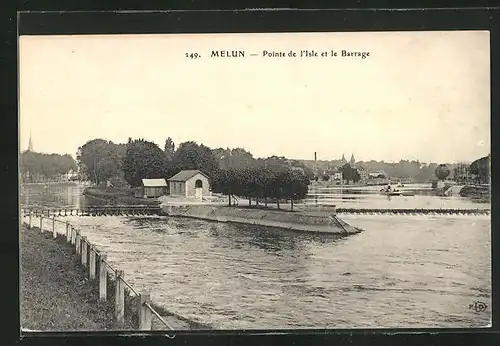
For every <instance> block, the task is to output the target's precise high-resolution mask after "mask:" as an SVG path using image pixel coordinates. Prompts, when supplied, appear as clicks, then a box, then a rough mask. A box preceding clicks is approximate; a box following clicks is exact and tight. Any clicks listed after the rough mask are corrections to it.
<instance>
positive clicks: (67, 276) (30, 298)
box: [20, 226, 133, 331]
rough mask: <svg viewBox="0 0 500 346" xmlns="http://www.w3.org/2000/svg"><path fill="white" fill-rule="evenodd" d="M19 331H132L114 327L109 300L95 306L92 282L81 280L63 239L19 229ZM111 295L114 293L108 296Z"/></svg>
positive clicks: (74, 258) (82, 276) (82, 274)
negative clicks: (23, 329) (21, 328)
mask: <svg viewBox="0 0 500 346" xmlns="http://www.w3.org/2000/svg"><path fill="white" fill-rule="evenodd" d="M20 253H21V267H20V280H21V281H20V290H21V292H20V302H21V311H20V316H21V326H22V327H23V328H27V329H31V330H45V331H48V330H57V331H73V330H109V329H111V330H113V329H132V328H133V321H132V320H131V319H130V318H126V323H125V325H124V326H119V325H117V324H116V322H115V319H114V316H113V311H114V304H113V300H112V299H108V300H107V301H106V302H99V289H98V286H97V280H96V281H92V282H91V281H89V280H87V278H86V271H85V268H84V267H83V266H82V265H81V264H80V262H79V259H78V257H77V255H76V254H75V251H74V248H73V247H72V246H71V245H69V244H68V243H66V241H65V239H63V237H58V238H57V239H55V240H54V239H52V234H50V233H49V232H44V233H41V232H40V230H39V229H38V228H36V229H31V230H28V229H27V227H24V226H23V227H21V233H20ZM109 293H112V294H114V292H109Z"/></svg>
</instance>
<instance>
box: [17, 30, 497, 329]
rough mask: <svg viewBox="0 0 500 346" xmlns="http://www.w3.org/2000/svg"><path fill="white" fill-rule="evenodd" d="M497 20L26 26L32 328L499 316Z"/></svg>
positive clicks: (22, 141) (22, 138) (398, 324)
mask: <svg viewBox="0 0 500 346" xmlns="http://www.w3.org/2000/svg"><path fill="white" fill-rule="evenodd" d="M490 92H491V90H490V33H489V32H488V31H460V30H454V31H387V32H382V31H380V32H368V31H365V32H315V33H305V32H298V33H245V34H241V33H238V34H234V33H233V34H227V33H220V34H140V35H139V34H137V35H129V34H116V35H104V34H102V35H39V36H37V35H21V36H20V37H19V147H18V153H19V201H20V206H19V208H20V224H19V227H20V228H19V238H20V242H19V246H20V248H19V253H20V259H19V263H20V267H19V275H20V292H19V299H20V324H21V329H22V331H31V332H32V331H40V332H47V331H55V332H58V331H60V332H65V331H106V330H107V331H125V330H126V331H164V332H165V333H166V335H167V336H174V335H175V332H176V331H190V330H247V331H248V330H250V331H251V330H294V329H386V328H404V329H408V328H410V329H414V328H415V329H421V328H489V327H491V316H492V304H491V301H492V298H491V296H492V292H491V281H492V280H491V201H490V200H491V176H490V166H491V149H490V147H491V143H490V140H491V138H490V137H491V136H490V113H491V110H490V109H491V96H490Z"/></svg>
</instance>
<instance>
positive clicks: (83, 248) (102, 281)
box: [22, 210, 175, 339]
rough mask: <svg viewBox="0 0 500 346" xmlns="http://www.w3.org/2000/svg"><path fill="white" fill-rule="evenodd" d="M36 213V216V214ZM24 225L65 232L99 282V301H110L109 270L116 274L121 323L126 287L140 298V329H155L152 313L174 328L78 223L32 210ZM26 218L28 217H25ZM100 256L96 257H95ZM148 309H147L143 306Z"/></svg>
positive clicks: (56, 234) (117, 311) (26, 213)
mask: <svg viewBox="0 0 500 346" xmlns="http://www.w3.org/2000/svg"><path fill="white" fill-rule="evenodd" d="M35 215H36V216H35ZM22 217H23V224H25V225H26V226H27V227H28V228H29V229H32V228H34V227H38V229H40V231H41V232H45V231H51V232H52V234H53V238H54V239H56V238H58V237H61V236H63V235H65V237H66V240H67V242H68V243H70V244H71V245H74V247H75V252H76V254H77V255H79V256H81V261H82V265H83V266H84V267H86V268H87V269H88V275H89V278H90V279H91V280H98V281H99V297H100V300H107V279H108V277H107V273H108V269H109V271H111V272H112V273H113V274H114V277H115V291H116V292H115V317H116V319H117V321H118V322H119V323H123V322H124V310H125V297H124V288H125V286H126V287H127V288H128V290H129V292H131V293H133V294H134V295H135V296H136V297H138V298H139V308H138V314H139V316H138V317H139V318H138V324H139V326H138V327H139V329H141V330H152V329H153V323H152V316H155V317H156V318H157V319H158V320H159V321H160V322H161V323H162V324H163V325H164V326H165V327H167V328H168V329H169V330H171V331H175V329H174V328H173V327H172V326H171V325H170V324H169V323H168V322H167V321H165V319H164V318H163V317H162V316H161V315H160V314H159V313H158V311H156V310H155V309H154V308H153V306H152V305H151V302H150V298H149V294H148V293H145V294H141V293H139V292H137V290H135V289H134V288H133V287H132V286H131V285H130V284H129V283H128V282H127V281H126V280H125V279H124V278H123V276H124V273H123V271H121V270H119V269H116V268H114V267H113V266H112V265H111V264H110V263H109V262H108V261H107V255H106V254H105V253H103V252H101V251H98V250H97V248H96V246H94V244H92V243H90V242H89V241H88V240H87V239H86V237H85V236H83V234H82V233H81V231H80V229H79V227H78V226H76V225H72V224H70V223H69V222H67V221H63V220H58V219H57V218H56V217H55V216H52V217H47V216H44V213H42V212H38V213H35V212H33V211H31V210H30V211H24V213H23V215H22ZM26 219H27V220H26ZM56 224H58V225H61V224H63V225H65V232H62V231H61V229H60V228H59V227H56ZM96 257H97V258H96ZM97 263H98V264H99V268H100V269H99V275H96V274H97V273H96V264H97ZM102 264H104V265H105V270H104V268H102ZM144 308H145V309H144ZM166 336H167V337H168V338H171V339H173V338H174V337H175V334H173V335H169V334H166Z"/></svg>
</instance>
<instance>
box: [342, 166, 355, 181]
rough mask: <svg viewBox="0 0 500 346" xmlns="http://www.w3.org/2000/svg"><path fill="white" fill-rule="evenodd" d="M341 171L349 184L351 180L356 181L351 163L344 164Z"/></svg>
mask: <svg viewBox="0 0 500 346" xmlns="http://www.w3.org/2000/svg"><path fill="white" fill-rule="evenodd" d="M340 171H341V172H342V179H344V180H346V181H347V184H349V181H351V180H352V181H354V170H353V168H352V167H351V165H350V164H348V163H346V164H344V165H343V166H342V167H341V168H340Z"/></svg>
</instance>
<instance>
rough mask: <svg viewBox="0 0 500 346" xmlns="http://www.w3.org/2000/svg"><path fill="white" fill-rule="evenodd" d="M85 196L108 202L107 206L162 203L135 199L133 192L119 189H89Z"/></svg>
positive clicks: (85, 191) (86, 190) (84, 191)
mask: <svg viewBox="0 0 500 346" xmlns="http://www.w3.org/2000/svg"><path fill="white" fill-rule="evenodd" d="M83 195H84V196H88V197H92V198H94V199H97V200H100V201H103V202H106V203H107V204H126V205H138V204H141V205H159V204H160V203H161V202H160V201H158V200H151V199H145V198H138V197H134V196H133V195H132V192H131V191H126V190H118V189H107V188H98V187H87V188H86V189H85V190H83Z"/></svg>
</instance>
